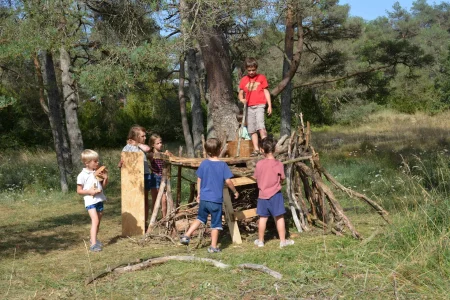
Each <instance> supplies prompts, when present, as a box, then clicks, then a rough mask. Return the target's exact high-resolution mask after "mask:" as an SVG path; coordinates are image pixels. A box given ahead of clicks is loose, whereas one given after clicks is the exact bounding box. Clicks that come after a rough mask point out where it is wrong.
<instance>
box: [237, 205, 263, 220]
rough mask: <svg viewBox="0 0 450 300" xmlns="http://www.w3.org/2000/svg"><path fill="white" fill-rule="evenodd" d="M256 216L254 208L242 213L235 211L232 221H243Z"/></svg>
mask: <svg viewBox="0 0 450 300" xmlns="http://www.w3.org/2000/svg"><path fill="white" fill-rule="evenodd" d="M257 215H258V214H257V213H256V208H251V209H247V210H243V211H235V212H234V219H235V220H245V219H247V218H252V217H256V216H257Z"/></svg>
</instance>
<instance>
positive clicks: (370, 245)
mask: <svg viewBox="0 0 450 300" xmlns="http://www.w3.org/2000/svg"><path fill="white" fill-rule="evenodd" d="M348 11H349V7H348V6H346V5H340V4H339V1H332V0H308V1H307V0H296V1H287V0H282V1H271V0H246V1H241V0H233V1H231V0H195V1H193V0H179V1H176V0H171V1H164V0H162V1H150V0H148V1H145V0H133V1H132V0H122V1H120V0H118V1H114V0H110V1H101V0H98V1H90V0H84V1H81V0H80V1H73V0H60V1H40V0H29V1H14V0H0V79H1V80H0V241H1V242H0V261H1V263H0V295H1V297H2V298H5V299H25V298H26V299H68V298H70V299H93V298H95V299H106V298H110V299H130V298H136V299H155V298H158V299H160V298H161V299H166V298H171V299H185V298H195V299H206V298H207V299H236V298H237V297H239V298H242V299H261V298H264V297H265V298H270V299H284V298H289V299H291V298H304V299H338V298H343V299H448V297H449V295H450V286H449V285H448V278H450V238H449V237H450V231H449V228H450V219H449V218H448V215H449V212H450V201H449V199H450V188H449V182H450V159H449V153H450V152H449V151H450V137H449V132H450V122H449V119H450V111H449V106H450V76H449V72H450V52H449V50H450V38H449V35H450V4H449V3H448V2H444V1H442V2H437V1H436V2H434V3H433V4H430V3H429V1H428V2H426V1H424V0H418V1H415V2H414V4H413V6H412V8H411V10H409V11H406V10H405V9H403V8H402V7H401V6H400V5H399V4H398V3H397V4H395V5H394V6H393V7H392V8H390V9H388V11H389V12H388V13H387V14H386V16H382V17H379V18H377V19H375V20H373V21H364V20H362V19H361V18H358V17H348ZM247 56H254V57H256V58H257V59H258V61H259V66H260V67H259V71H261V73H263V74H266V76H267V77H268V80H269V84H270V91H271V94H272V96H273V100H272V102H273V108H274V112H273V115H272V116H271V117H268V118H266V124H267V126H268V131H269V132H270V133H272V134H274V135H275V136H276V137H278V136H280V135H284V134H289V132H290V131H291V130H294V129H295V128H296V127H297V125H298V120H299V119H298V117H297V116H296V114H299V113H303V117H304V120H305V121H310V122H311V128H312V136H311V137H312V139H311V143H312V145H313V146H314V148H315V150H316V151H317V152H318V153H319V154H320V160H321V163H322V165H323V166H324V167H325V168H326V169H327V170H328V172H329V173H330V174H332V175H333V176H334V177H335V178H336V179H337V180H339V182H341V183H342V184H343V185H344V186H345V187H349V188H351V189H353V190H355V191H359V192H361V193H364V194H365V195H367V196H368V197H370V198H371V199H373V200H374V201H376V202H377V203H379V204H380V205H382V206H383V207H384V208H385V209H386V210H387V211H388V212H389V213H390V217H391V220H392V222H391V224H387V223H386V222H384V221H383V220H382V219H381V218H380V217H379V216H377V215H375V213H374V212H373V211H371V210H370V208H368V207H367V205H364V204H362V203H360V202H357V201H355V200H353V199H352V198H350V197H349V195H347V194H345V193H344V192H340V191H335V193H336V197H337V198H338V199H339V202H340V203H341V204H342V207H343V209H344V210H345V213H346V215H348V217H349V218H350V219H351V221H352V223H353V224H354V225H355V227H356V228H357V229H358V231H359V232H360V233H361V234H362V236H363V240H357V239H354V238H353V237H351V236H350V234H349V233H346V234H344V236H342V237H338V236H336V235H333V234H331V233H330V232H327V231H326V230H324V229H323V228H318V227H311V230H310V231H308V232H303V233H298V232H296V230H295V228H294V225H293V224H292V219H291V218H290V216H289V215H288V216H287V220H288V224H287V227H288V231H289V237H290V238H292V239H294V240H295V241H296V243H295V245H293V246H291V247H286V248H284V249H279V248H278V245H279V244H278V242H279V241H278V238H277V236H276V230H275V228H274V227H273V226H270V225H269V227H268V231H267V234H266V246H265V247H264V248H262V249H259V248H256V247H255V246H254V244H253V240H254V239H255V238H256V234H255V233H252V232H242V235H243V239H244V243H243V244H242V245H234V244H232V243H231V239H230V236H229V234H228V233H227V232H224V233H223V234H222V235H221V237H220V247H221V248H222V249H223V252H222V253H219V254H217V255H215V256H214V255H210V254H208V253H207V252H206V248H205V246H206V245H207V242H208V240H207V239H206V240H203V244H202V242H201V241H198V239H196V238H194V241H195V242H198V245H199V246H198V247H195V246H190V247H185V246H181V245H174V244H172V243H171V242H170V241H167V240H164V241H161V240H158V239H151V240H150V241H147V243H142V241H141V240H140V239H139V238H138V237H127V238H123V237H121V236H120V233H121V199H120V194H121V193H120V171H119V169H118V168H115V166H116V165H117V162H118V160H119V157H120V151H121V149H122V147H123V145H124V144H125V140H126V136H127V132H128V130H129V128H130V126H131V125H132V124H135V123H138V124H140V125H142V126H145V127H146V128H148V129H149V130H150V131H151V132H157V133H159V134H160V135H161V136H162V137H163V139H164V141H165V142H167V144H168V148H169V150H171V151H172V152H173V153H177V152H178V147H179V146H180V145H183V146H184V155H185V156H194V155H197V151H198V149H199V147H201V135H202V134H204V135H205V136H217V137H223V136H224V135H227V136H228V137H229V138H230V139H234V138H235V134H236V129H237V126H238V121H237V119H236V114H238V113H239V112H240V110H242V105H241V104H239V103H238V100H237V84H238V82H239V78H240V76H241V75H242V74H243V71H244V70H243V68H242V62H243V60H244V58H245V57H247ZM84 148H93V149H95V150H98V151H99V153H100V155H101V161H102V163H103V164H105V165H106V166H108V167H109V172H110V173H109V174H110V183H109V185H108V187H107V189H106V190H105V192H106V195H107V197H108V202H107V203H106V204H105V214H104V218H103V219H102V224H101V226H100V235H99V237H100V240H101V241H102V242H103V244H104V245H105V247H104V250H103V251H102V252H100V253H96V254H92V253H90V252H89V251H88V247H87V246H86V245H87V243H88V240H89V237H88V234H89V228H90V220H89V216H88V214H87V213H86V211H85V209H84V207H83V200H82V198H81V197H80V196H79V195H77V194H76V193H75V190H76V187H75V178H76V175H77V174H78V172H79V170H80V169H81V167H82V166H81V164H80V162H79V152H80V151H81V150H82V149H84ZM182 175H183V185H182V199H181V200H182V203H183V204H185V203H186V202H187V198H188V195H189V193H190V190H189V184H186V183H187V181H186V179H187V180H191V181H195V174H194V173H193V172H192V171H191V170H183V174H182ZM172 178H175V174H173V176H172ZM175 185H176V182H173V183H172V186H175ZM192 245H194V243H192ZM166 255H189V256H192V255H194V256H196V257H200V258H201V257H207V258H212V259H216V260H220V261H223V262H224V263H227V264H230V265H232V266H237V265H238V264H242V263H255V264H263V265H266V266H267V267H268V268H271V269H273V270H275V271H278V272H280V273H281V274H282V275H283V278H282V279H281V280H278V279H275V278H272V277H270V276H268V275H267V274H263V273H259V272H254V271H250V270H241V269H239V268H237V267H231V268H230V269H229V270H219V269H217V268H214V267H211V266H209V265H207V264H203V263H197V264H192V263H187V262H175V261H174V262H169V263H166V264H163V265H160V266H155V267H152V268H148V269H144V270H140V271H138V272H132V273H127V274H120V275H117V274H110V275H108V276H106V277H104V278H100V279H99V280H97V281H95V282H93V283H92V284H90V285H85V280H86V278H88V277H90V276H91V275H93V274H97V273H99V272H102V271H104V270H110V269H111V267H112V266H117V265H121V264H128V263H132V262H138V261H140V260H142V259H148V258H151V257H158V256H166ZM193 274H195V276H193Z"/></svg>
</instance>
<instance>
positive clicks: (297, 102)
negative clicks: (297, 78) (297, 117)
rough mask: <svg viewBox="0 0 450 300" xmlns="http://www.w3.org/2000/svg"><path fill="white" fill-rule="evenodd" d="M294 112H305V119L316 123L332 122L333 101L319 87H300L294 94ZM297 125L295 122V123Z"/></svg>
mask: <svg viewBox="0 0 450 300" xmlns="http://www.w3.org/2000/svg"><path fill="white" fill-rule="evenodd" d="M293 101H294V103H293V105H292V107H293V108H292V109H293V112H294V113H296V114H300V113H303V119H304V120H305V121H309V122H311V123H313V124H316V125H326V124H331V122H332V115H333V107H332V101H331V100H330V99H329V98H328V97H326V95H322V94H321V91H320V90H319V89H314V88H312V89H298V90H296V92H295V93H294V95H293ZM293 125H295V124H293Z"/></svg>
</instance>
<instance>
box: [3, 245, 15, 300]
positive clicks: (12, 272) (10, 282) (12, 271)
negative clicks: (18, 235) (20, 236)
mask: <svg viewBox="0 0 450 300" xmlns="http://www.w3.org/2000/svg"><path fill="white" fill-rule="evenodd" d="M16 252H17V247H15V248H14V259H13V265H12V269H11V276H10V277H9V286H8V290H7V291H6V294H5V298H6V296H8V294H9V290H10V289H11V285H12V278H13V274H14V264H15V263H16Z"/></svg>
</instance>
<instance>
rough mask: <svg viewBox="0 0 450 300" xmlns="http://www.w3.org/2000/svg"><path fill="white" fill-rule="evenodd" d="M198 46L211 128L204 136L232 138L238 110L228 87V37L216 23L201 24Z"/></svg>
mask: <svg viewBox="0 0 450 300" xmlns="http://www.w3.org/2000/svg"><path fill="white" fill-rule="evenodd" d="M200 48H201V50H202V56H203V61H204V63H205V70H206V75H207V87H208V93H209V102H208V112H209V113H210V115H211V118H212V122H213V124H212V125H213V126H212V128H210V129H209V128H208V137H217V138H219V139H220V140H223V138H224V136H225V135H227V136H228V140H235V139H236V138H237V128H238V126H239V124H238V121H237V118H236V115H237V114H238V113H239V110H238V107H237V105H236V102H235V100H234V93H233V88H232V77H231V73H232V70H231V59H230V55H229V45H228V41H227V40H226V39H225V36H224V34H223V32H222V31H221V30H220V29H219V28H218V27H216V26H214V27H204V28H203V30H202V35H201V37H200ZM208 122H209V120H208Z"/></svg>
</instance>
